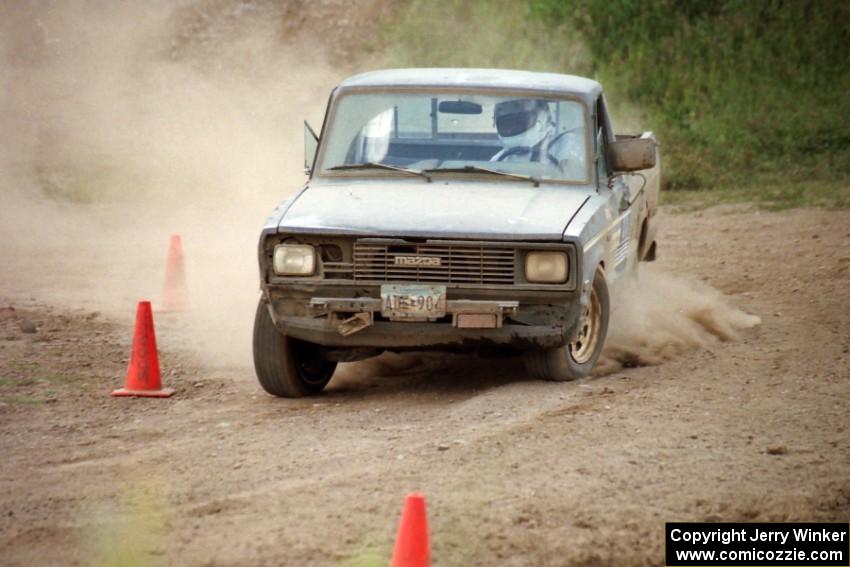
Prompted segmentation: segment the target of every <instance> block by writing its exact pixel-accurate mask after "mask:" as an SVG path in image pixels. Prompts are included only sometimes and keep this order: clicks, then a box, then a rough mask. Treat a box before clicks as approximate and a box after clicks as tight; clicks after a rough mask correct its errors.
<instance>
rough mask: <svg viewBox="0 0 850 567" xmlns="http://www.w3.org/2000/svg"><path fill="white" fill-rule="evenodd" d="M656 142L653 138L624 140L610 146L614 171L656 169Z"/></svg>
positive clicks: (609, 150)
mask: <svg viewBox="0 0 850 567" xmlns="http://www.w3.org/2000/svg"><path fill="white" fill-rule="evenodd" d="M656 145H657V144H656V142H655V140H654V139H652V138H624V139H620V140H617V141H616V142H611V143H610V144H609V145H608V152H609V154H610V155H609V157H610V158H611V169H612V170H613V171H639V170H641V169H651V168H653V167H655V147H656Z"/></svg>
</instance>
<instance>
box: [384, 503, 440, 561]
mask: <svg viewBox="0 0 850 567" xmlns="http://www.w3.org/2000/svg"><path fill="white" fill-rule="evenodd" d="M430 549H431V544H430V543H429V541H428V517H427V515H426V514H425V497H424V496H423V495H422V494H419V493H418V492H412V493H411V494H408V495H407V498H406V499H405V500H404V511H402V513H401V521H400V522H399V524H398V534H397V535H396V538H395V549H394V550H393V560H392V563H391V567H428V565H430V563H431V551H430Z"/></svg>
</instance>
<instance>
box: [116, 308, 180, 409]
mask: <svg viewBox="0 0 850 567" xmlns="http://www.w3.org/2000/svg"><path fill="white" fill-rule="evenodd" d="M173 393H174V390H171V389H169V388H166V389H163V388H162V382H161V381H160V376H159V357H158V356H157V354H156V334H155V333H154V330H153V315H152V314H151V302H150V301H140V302H139V306H138V307H137V308H136V331H135V333H133V352H132V353H131V355H130V366H129V367H128V368H127V380H126V382H125V383H124V387H123V388H121V389H120V390H115V391H114V392H112V395H113V396H140V397H143V398H167V397H168V396H170V395H171V394H173Z"/></svg>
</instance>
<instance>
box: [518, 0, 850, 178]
mask: <svg viewBox="0 0 850 567" xmlns="http://www.w3.org/2000/svg"><path fill="white" fill-rule="evenodd" d="M531 11H532V13H533V14H534V16H535V17H536V18H537V19H538V20H540V21H544V22H548V23H549V25H551V26H555V27H557V26H559V25H562V24H560V22H570V23H571V24H572V25H573V26H575V27H576V29H577V30H578V31H579V32H580V33H581V35H582V37H583V38H584V39H585V41H586V42H587V45H588V49H589V50H590V53H591V59H592V62H593V66H592V72H594V73H595V74H596V75H597V76H599V77H600V78H601V79H602V80H603V82H604V83H605V85H606V87H607V88H609V89H614V90H616V91H619V92H620V93H624V94H625V95H626V96H628V97H629V99H631V100H632V101H634V102H635V103H637V104H638V105H639V106H640V107H641V109H642V110H643V111H644V112H645V113H646V114H647V118H648V123H650V124H652V125H653V127H654V128H655V129H657V130H658V133H659V136H660V137H661V140H662V143H664V145H665V148H664V156H665V158H667V162H666V166H667V167H666V173H665V175H666V179H667V181H668V183H667V185H668V187H669V188H702V187H711V186H714V185H719V184H724V185H725V184H729V183H745V184H747V183H758V182H762V181H764V180H770V181H772V180H777V179H788V178H789V177H790V178H792V179H801V180H802V179H812V178H815V179H826V180H844V181H846V179H847V178H848V177H850V97H848V96H847V93H848V91H850V65H848V54H850V3H848V2H845V1H835V2H830V1H828V0H788V1H783V0H715V1H713V2H704V1H702V0H678V1H676V0H655V1H653V2H640V1H637V0H566V1H564V0H561V1H558V0H531Z"/></svg>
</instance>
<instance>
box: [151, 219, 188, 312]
mask: <svg viewBox="0 0 850 567" xmlns="http://www.w3.org/2000/svg"><path fill="white" fill-rule="evenodd" d="M187 309H189V291H188V289H187V287H186V268H185V266H184V265H183V241H182V239H181V238H180V235H179V234H172V235H171V240H170V241H169V243H168V258H167V260H166V262H165V285H164V286H163V288H162V308H161V309H158V311H186V310H187Z"/></svg>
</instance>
